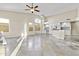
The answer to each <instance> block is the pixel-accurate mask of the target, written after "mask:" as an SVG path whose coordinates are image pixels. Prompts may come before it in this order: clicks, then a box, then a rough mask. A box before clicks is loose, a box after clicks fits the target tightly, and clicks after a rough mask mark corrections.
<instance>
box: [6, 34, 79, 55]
mask: <svg viewBox="0 0 79 59" xmlns="http://www.w3.org/2000/svg"><path fill="white" fill-rule="evenodd" d="M7 42H8V45H7V48H8V50H6V51H7V52H6V54H7V55H10V54H11V53H12V51H13V50H14V49H15V47H16V46H17V42H16V39H11V40H10V39H8V40H7ZM17 56H79V43H78V42H77V43H74V42H72V41H70V40H62V39H57V38H56V37H54V36H52V35H49V34H35V35H31V36H27V38H26V39H24V41H23V42H22V45H21V47H20V49H19V51H18V53H17Z"/></svg>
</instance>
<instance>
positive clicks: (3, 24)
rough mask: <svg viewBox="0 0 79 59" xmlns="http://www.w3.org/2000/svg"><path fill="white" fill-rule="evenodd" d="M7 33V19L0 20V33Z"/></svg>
mask: <svg viewBox="0 0 79 59" xmlns="http://www.w3.org/2000/svg"><path fill="white" fill-rule="evenodd" d="M1 31H2V32H9V19H4V18H0V32H1Z"/></svg>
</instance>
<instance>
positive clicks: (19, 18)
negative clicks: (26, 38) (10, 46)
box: [0, 11, 27, 37]
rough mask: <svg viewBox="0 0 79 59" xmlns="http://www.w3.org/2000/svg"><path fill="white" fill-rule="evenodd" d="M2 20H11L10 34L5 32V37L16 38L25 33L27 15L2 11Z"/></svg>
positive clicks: (0, 15)
mask: <svg viewBox="0 0 79 59" xmlns="http://www.w3.org/2000/svg"><path fill="white" fill-rule="evenodd" d="M0 18H5V19H9V20H10V24H9V32H5V33H4V35H6V36H13V37H15V36H20V35H21V33H22V32H23V31H24V27H23V25H24V19H27V17H25V14H22V13H16V12H10V11H0Z"/></svg>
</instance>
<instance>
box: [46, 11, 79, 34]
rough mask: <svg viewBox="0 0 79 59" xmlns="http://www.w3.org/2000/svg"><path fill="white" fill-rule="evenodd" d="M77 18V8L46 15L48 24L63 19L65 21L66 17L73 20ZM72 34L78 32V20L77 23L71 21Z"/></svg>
mask: <svg viewBox="0 0 79 59" xmlns="http://www.w3.org/2000/svg"><path fill="white" fill-rule="evenodd" d="M76 18H77V10H76V9H75V10H71V11H68V12H64V13H62V14H58V15H54V16H50V17H48V18H47V19H48V21H49V23H50V25H52V24H53V23H55V22H60V21H63V22H65V21H66V19H70V20H71V21H75V20H76ZM72 25H73V26H72V30H71V32H72V34H79V22H77V23H72Z"/></svg>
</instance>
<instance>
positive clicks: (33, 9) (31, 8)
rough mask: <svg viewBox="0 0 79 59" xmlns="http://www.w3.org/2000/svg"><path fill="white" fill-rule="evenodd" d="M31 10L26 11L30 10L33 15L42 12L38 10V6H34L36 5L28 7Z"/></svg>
mask: <svg viewBox="0 0 79 59" xmlns="http://www.w3.org/2000/svg"><path fill="white" fill-rule="evenodd" d="M26 6H27V7H28V8H29V9H25V10H30V11H31V12H32V13H34V12H35V11H36V12H40V10H38V9H37V8H38V6H37V5H36V6H34V4H33V3H32V6H29V5H26Z"/></svg>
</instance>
